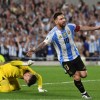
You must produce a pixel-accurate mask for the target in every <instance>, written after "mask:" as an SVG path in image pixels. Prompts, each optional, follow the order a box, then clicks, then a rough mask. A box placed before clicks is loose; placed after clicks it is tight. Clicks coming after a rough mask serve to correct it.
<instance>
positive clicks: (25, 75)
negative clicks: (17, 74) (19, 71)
mask: <svg viewBox="0 0 100 100" xmlns="http://www.w3.org/2000/svg"><path fill="white" fill-rule="evenodd" d="M31 76H32V75H31V74H30V73H29V72H27V73H25V74H24V75H23V78H24V80H25V82H26V83H28V82H29V80H30V78H31Z"/></svg>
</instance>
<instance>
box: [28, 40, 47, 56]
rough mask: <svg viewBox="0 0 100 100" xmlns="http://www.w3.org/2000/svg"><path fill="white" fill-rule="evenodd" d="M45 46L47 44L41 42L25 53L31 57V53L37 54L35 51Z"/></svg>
mask: <svg viewBox="0 0 100 100" xmlns="http://www.w3.org/2000/svg"><path fill="white" fill-rule="evenodd" d="M46 45H47V43H46V42H45V41H43V42H41V43H40V44H39V45H38V46H37V47H33V48H31V49H30V50H29V51H28V52H27V56H31V55H32V53H33V52H34V53H35V52H37V51H39V50H41V49H43V48H44V47H45V46H46Z"/></svg>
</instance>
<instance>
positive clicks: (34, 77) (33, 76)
mask: <svg viewBox="0 0 100 100" xmlns="http://www.w3.org/2000/svg"><path fill="white" fill-rule="evenodd" d="M36 81H37V77H36V76H35V75H32V76H31V78H30V80H29V82H28V84H27V85H28V86H29V87H30V86H31V85H33V84H35V83H36Z"/></svg>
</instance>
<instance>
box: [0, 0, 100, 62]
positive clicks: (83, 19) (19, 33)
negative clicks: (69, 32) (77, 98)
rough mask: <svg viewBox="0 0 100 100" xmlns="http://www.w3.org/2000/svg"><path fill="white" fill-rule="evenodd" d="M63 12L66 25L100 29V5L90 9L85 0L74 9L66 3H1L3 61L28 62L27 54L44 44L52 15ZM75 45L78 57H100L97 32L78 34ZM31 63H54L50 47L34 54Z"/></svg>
mask: <svg viewBox="0 0 100 100" xmlns="http://www.w3.org/2000/svg"><path fill="white" fill-rule="evenodd" d="M55 11H62V12H63V13H64V14H65V17H66V19H67V22H68V23H75V24H76V25H89V26H95V25H96V26H98V25H100V2H97V4H96V5H92V6H91V7H89V5H88V4H86V2H85V0H84V1H83V0H79V2H78V4H77V6H76V5H74V4H71V3H70V4H69V3H67V2H66V1H65V0H54V2H52V0H0V54H2V55H4V57H5V58H6V60H11V59H17V58H18V59H19V58H20V59H29V57H27V56H26V52H27V51H28V50H29V48H32V47H33V46H37V45H38V44H39V43H40V42H41V41H43V40H44V38H45V37H46V35H47V33H48V32H49V31H50V30H51V29H52V28H53V27H54V23H53V20H52V15H53V13H54V12H55ZM74 39H75V43H76V45H77V47H78V49H79V51H80V54H81V56H83V57H86V58H90V57H94V58H95V57H98V58H99V56H100V30H96V31H88V32H82V31H80V32H78V33H77V34H75V38H74ZM31 59H35V60H56V54H55V52H54V48H53V46H52V45H48V46H47V47H46V48H45V49H42V50H41V51H39V52H37V53H36V54H33V55H32V57H31Z"/></svg>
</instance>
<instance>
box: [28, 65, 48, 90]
mask: <svg viewBox="0 0 100 100" xmlns="http://www.w3.org/2000/svg"><path fill="white" fill-rule="evenodd" d="M27 70H28V71H29V72H30V73H31V74H33V75H35V76H36V77H37V84H38V91H39V92H47V90H45V89H43V88H42V76H41V75H40V74H38V73H36V72H35V71H34V70H32V69H31V68H30V67H28V66H27Z"/></svg>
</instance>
